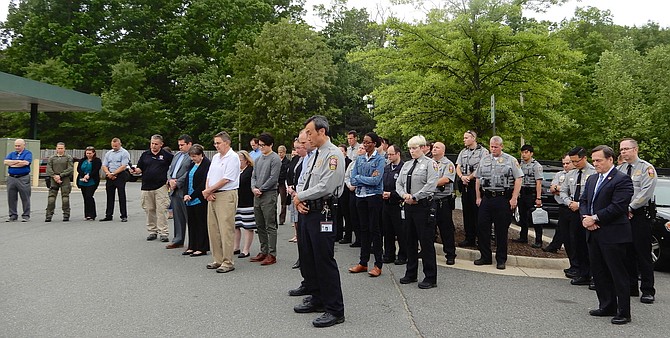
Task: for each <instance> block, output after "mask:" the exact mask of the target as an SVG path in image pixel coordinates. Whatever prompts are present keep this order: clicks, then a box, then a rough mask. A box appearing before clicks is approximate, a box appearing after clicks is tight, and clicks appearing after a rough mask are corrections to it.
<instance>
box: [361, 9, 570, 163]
mask: <svg viewBox="0 0 670 338" xmlns="http://www.w3.org/2000/svg"><path fill="white" fill-rule="evenodd" d="M448 13H449V15H447V16H444V17H442V19H441V20H439V21H438V20H433V21H430V22H428V23H420V24H416V25H411V24H407V23H401V22H398V21H391V22H390V23H389V27H390V29H391V30H392V32H393V35H392V38H391V41H390V43H389V44H388V46H387V47H386V48H383V49H376V50H370V51H365V52H359V53H353V55H352V60H354V61H357V62H362V63H363V64H364V65H365V67H366V68H367V69H369V70H371V71H373V72H374V73H375V74H376V76H377V78H378V79H379V80H380V81H381V83H382V85H380V86H379V87H377V89H375V91H374V95H375V97H376V103H377V107H378V108H377V112H378V113H377V114H376V115H375V119H376V120H377V127H378V132H379V133H380V134H384V135H397V136H398V137H401V138H404V139H407V138H409V137H410V136H412V135H415V134H418V133H421V134H424V135H425V136H427V137H428V138H429V139H438V140H444V141H445V142H446V143H447V144H452V145H456V144H458V145H460V144H461V140H460V136H461V135H462V131H463V130H467V129H473V130H476V131H478V132H480V134H482V135H486V134H488V135H491V132H490V129H491V125H490V117H489V114H490V103H489V102H490V97H491V95H495V97H496V108H497V111H496V127H497V130H498V133H499V134H501V135H502V136H503V137H504V138H505V139H509V140H510V141H511V139H512V138H514V137H520V136H523V137H524V138H526V140H530V141H531V142H532V143H533V144H534V145H535V146H536V148H538V147H537V146H538V145H539V146H540V147H541V146H543V145H546V146H547V149H545V150H547V151H549V150H550V149H549V148H550V147H549V144H550V141H549V140H548V139H547V140H541V139H539V138H538V137H537V136H538V135H540V134H541V133H543V132H544V130H546V126H547V125H566V124H569V123H570V121H569V120H568V119H566V118H564V117H563V116H561V115H559V114H557V113H556V111H555V107H556V106H557V105H558V104H559V103H560V94H561V92H562V90H563V88H564V80H565V79H566V78H567V77H569V76H570V75H573V74H574V72H573V71H572V70H571V69H572V67H574V64H575V63H576V62H577V61H579V60H580V54H579V53H574V52H572V51H570V50H569V48H568V46H567V44H566V43H565V42H564V41H563V40H561V39H559V38H558V37H556V36H554V35H553V34H551V33H550V31H549V30H548V27H547V26H546V25H542V24H537V23H527V24H525V25H519V26H518V27H516V28H512V27H511V26H510V24H508V23H509V22H510V20H514V21H516V20H518V18H520V17H521V7H520V6H519V5H517V4H514V3H513V2H512V1H489V0H481V1H468V2H464V6H462V7H461V6H452V7H450V8H449V11H448ZM520 94H523V97H524V104H523V106H522V105H521V103H520ZM482 132H483V133H482ZM506 143H507V142H506ZM510 143H512V142H510Z"/></svg>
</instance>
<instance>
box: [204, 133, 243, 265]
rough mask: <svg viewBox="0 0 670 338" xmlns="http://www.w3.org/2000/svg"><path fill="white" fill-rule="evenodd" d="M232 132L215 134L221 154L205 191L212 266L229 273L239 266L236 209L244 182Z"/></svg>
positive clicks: (214, 163) (216, 144)
mask: <svg viewBox="0 0 670 338" xmlns="http://www.w3.org/2000/svg"><path fill="white" fill-rule="evenodd" d="M230 144H231V139H230V135H228V133H226V132H224V131H222V132H220V133H218V134H216V135H215V136H214V147H215V148H216V151H217V154H216V155H214V156H213V157H212V163H211V165H210V166H209V171H208V172H207V183H205V190H203V192H202V195H203V196H204V197H205V198H206V199H207V201H209V205H208V206H207V232H208V234H209V247H210V250H212V256H213V258H214V262H212V263H209V264H207V268H208V269H216V272H220V273H226V272H230V271H233V270H235V265H234V262H233V251H234V248H233V242H234V239H235V210H236V209H237V188H239V185H240V157H239V156H238V155H237V153H236V152H235V151H233V149H231V147H230Z"/></svg>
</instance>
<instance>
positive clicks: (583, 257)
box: [568, 211, 591, 277]
mask: <svg viewBox="0 0 670 338" xmlns="http://www.w3.org/2000/svg"><path fill="white" fill-rule="evenodd" d="M586 231H587V230H586V229H584V226H582V217H581V216H580V215H579V211H577V212H574V211H571V212H570V239H571V240H572V245H573V247H574V248H575V250H574V253H575V254H574V259H573V260H574V265H576V268H577V276H579V277H589V276H591V264H590V259H589V248H588V246H587V244H586ZM569 254H570V252H568V255H569Z"/></svg>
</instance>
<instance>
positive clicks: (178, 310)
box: [0, 183, 670, 337]
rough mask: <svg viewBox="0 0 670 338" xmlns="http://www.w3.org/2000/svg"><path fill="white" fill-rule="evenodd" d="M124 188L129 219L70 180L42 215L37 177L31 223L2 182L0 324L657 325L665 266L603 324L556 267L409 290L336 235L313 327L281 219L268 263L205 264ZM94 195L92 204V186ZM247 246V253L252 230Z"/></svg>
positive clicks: (448, 272) (78, 329)
mask: <svg viewBox="0 0 670 338" xmlns="http://www.w3.org/2000/svg"><path fill="white" fill-rule="evenodd" d="M127 191H128V197H129V198H128V207H129V222H127V223H121V222H120V221H119V217H118V213H117V215H115V216H116V217H115V221H113V222H105V223H100V222H98V221H94V222H89V221H85V220H84V218H83V202H82V198H81V194H80V193H79V192H78V191H77V190H76V189H75V190H74V191H73V193H72V195H71V203H72V218H71V221H70V222H68V223H64V222H61V215H60V212H59V210H57V211H56V215H55V216H54V221H53V222H51V223H44V222H43V221H44V214H45V211H44V209H45V207H46V199H47V193H46V191H43V190H42V191H34V192H33V195H32V205H33V208H32V209H33V210H32V219H31V221H30V222H28V223H21V222H10V223H5V222H4V219H5V218H6V215H7V201H6V192H5V190H4V188H2V189H0V214H1V215H2V217H1V218H0V219H2V223H0V227H1V229H2V230H1V231H0V314H1V315H0V336H1V337H36V336H76V337H89V336H131V337H132V336H149V337H159V336H195V337H202V336H224V337H234V336H248V337H261V336H263V337H268V336H271V337H298V336H301V337H302V336H308V337H312V336H317V335H318V336H321V337H330V336H337V337H360V336H384V337H438V336H452V337H458V336H468V337H469V336H477V337H481V336H516V337H523V336H546V337H558V336H566V335H569V336H576V335H580V336H597V337H611V336H651V337H661V336H667V333H666V325H665V323H666V322H667V319H668V318H670V302H669V301H668V299H670V296H668V295H670V274H668V273H660V272H657V273H656V288H657V297H656V303H654V304H653V305H646V304H641V303H640V302H639V301H638V300H637V299H635V300H634V301H632V302H631V303H632V316H633V321H632V323H630V324H628V325H624V326H615V325H612V324H610V322H609V318H595V317H590V316H589V315H588V310H589V309H593V308H595V307H597V299H596V296H595V293H594V292H592V291H589V290H588V289H587V288H586V287H577V286H571V285H570V284H569V281H568V280H567V279H557V278H529V277H519V276H505V275H495V274H488V273H483V272H477V271H468V270H463V269H455V268H451V267H446V266H440V267H438V287H437V288H434V289H429V290H421V289H419V288H418V287H417V285H416V284H409V285H401V284H399V283H398V279H399V278H400V277H402V276H403V274H404V266H395V265H385V266H384V269H383V273H382V275H381V276H380V277H378V278H370V277H368V276H367V275H366V274H356V275H353V274H350V273H348V272H347V269H348V268H349V267H350V266H351V265H353V264H355V263H357V262H358V254H359V251H358V250H357V249H354V248H350V247H349V246H348V245H338V244H336V259H337V261H338V264H339V266H340V274H341V279H342V288H343V292H344V300H345V316H346V321H345V322H344V323H343V324H340V325H336V326H334V327H331V328H325V329H317V328H314V327H312V325H311V321H312V319H313V318H315V317H316V314H296V313H294V312H293V310H292V308H293V305H295V304H297V303H298V302H300V300H301V299H300V298H299V297H289V296H288V295H287V293H286V292H287V290H289V289H292V288H294V287H297V286H298V285H299V283H300V280H301V277H300V274H299V272H298V271H297V270H292V269H291V265H292V264H293V263H294V262H295V260H296V257H297V250H296V247H295V244H293V243H289V242H288V239H289V238H291V237H292V236H293V228H292V227H291V226H290V225H283V226H280V229H279V243H278V262H277V264H275V265H271V266H266V267H261V266H260V265H258V264H257V263H250V262H249V261H248V259H242V260H236V262H235V264H236V270H235V271H234V272H232V273H228V274H217V273H214V272H213V271H212V270H207V269H205V265H206V264H207V263H209V262H210V261H211V256H209V255H208V256H203V257H195V258H191V257H188V256H182V255H181V250H180V249H175V250H166V249H165V248H164V246H165V243H160V242H157V241H154V242H147V241H146V240H145V237H146V230H145V227H144V211H143V210H142V209H141V208H140V205H139V195H140V193H139V191H140V184H139V183H130V184H129V185H128V187H127ZM96 201H97V203H98V206H97V209H98V214H99V215H100V214H102V213H103V211H104V189H99V190H98V192H97V194H96ZM59 205H60V204H58V207H59ZM170 222H171V221H170ZM170 229H171V230H172V225H171V224H170ZM253 248H254V249H253V250H252V255H253V254H255V253H256V250H257V249H258V241H257V239H256V240H255V241H254V246H253ZM441 260H443V258H441ZM461 263H462V264H468V262H465V261H459V264H461ZM420 276H421V274H420Z"/></svg>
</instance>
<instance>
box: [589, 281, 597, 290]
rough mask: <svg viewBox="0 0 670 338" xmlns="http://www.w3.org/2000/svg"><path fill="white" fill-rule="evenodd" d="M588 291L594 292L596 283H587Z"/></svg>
mask: <svg viewBox="0 0 670 338" xmlns="http://www.w3.org/2000/svg"><path fill="white" fill-rule="evenodd" d="M589 290H591V291H596V283H595V282H593V281H591V283H589Z"/></svg>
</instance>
